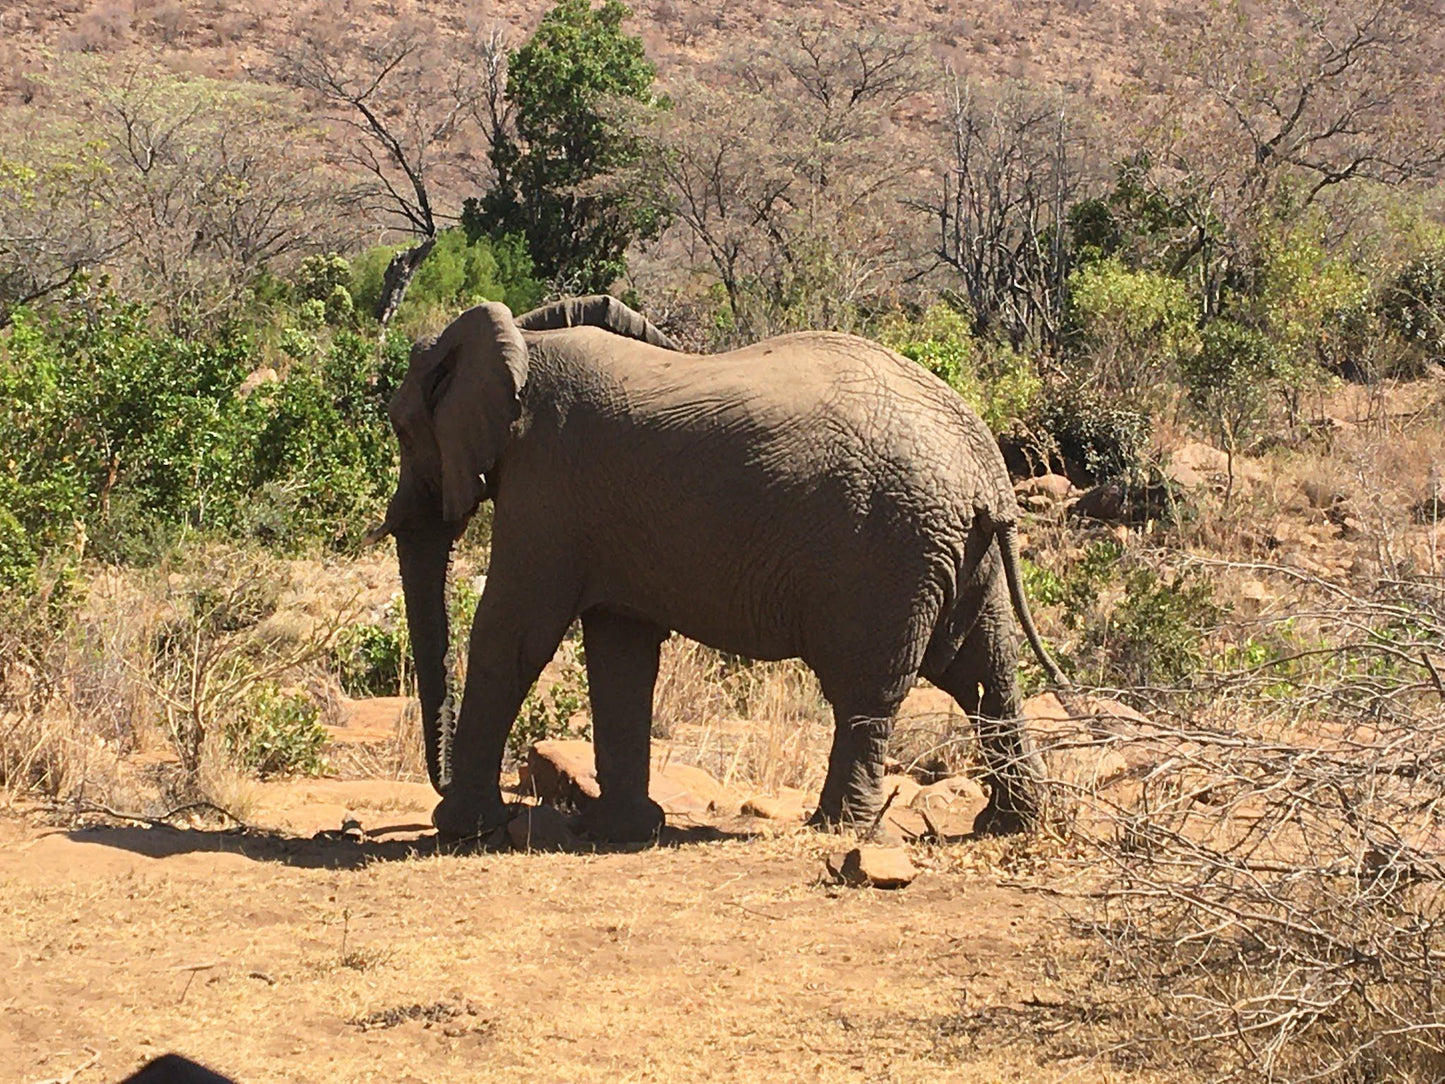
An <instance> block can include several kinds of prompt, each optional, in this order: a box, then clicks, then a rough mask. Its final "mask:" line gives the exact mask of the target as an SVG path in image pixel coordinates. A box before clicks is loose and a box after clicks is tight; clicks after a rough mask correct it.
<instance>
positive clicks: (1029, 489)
mask: <svg viewBox="0 0 1445 1084" xmlns="http://www.w3.org/2000/svg"><path fill="white" fill-rule="evenodd" d="M1073 492H1074V483H1073V482H1071V481H1069V480H1068V479H1067V478H1065V477H1064V476H1063V475H1062V474H1041V475H1039V476H1038V477H1037V478H1025V479H1024V480H1023V481H1022V482H1019V483H1018V484H1017V485H1015V486H1014V495H1015V496H1017V497H1018V498H1019V500H1021V501H1029V500H1031V499H1032V498H1035V497H1042V498H1043V499H1044V500H1045V501H1046V502H1047V503H1048V504H1058V503H1059V502H1060V501H1064V500H1067V499H1068V498H1069V497H1070V496H1071V495H1072V494H1073Z"/></svg>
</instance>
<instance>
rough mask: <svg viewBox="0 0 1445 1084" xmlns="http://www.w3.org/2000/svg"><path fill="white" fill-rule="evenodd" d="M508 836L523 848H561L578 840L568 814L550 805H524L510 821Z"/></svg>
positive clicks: (544, 849) (541, 849)
mask: <svg viewBox="0 0 1445 1084" xmlns="http://www.w3.org/2000/svg"><path fill="white" fill-rule="evenodd" d="M507 839H508V840H510V841H511V844H512V846H513V847H515V848H516V849H517V850H519V851H560V850H565V849H567V848H568V847H571V846H573V845H574V844H575V843H576V842H577V837H576V836H575V835H574V834H573V832H572V828H571V825H569V824H568V823H567V818H566V816H564V815H563V813H562V812H561V811H560V810H558V809H554V808H553V807H552V806H549V805H529V806H523V807H522V811H521V812H520V813H518V814H517V815H516V816H515V817H513V818H512V819H511V820H510V821H508V822H507Z"/></svg>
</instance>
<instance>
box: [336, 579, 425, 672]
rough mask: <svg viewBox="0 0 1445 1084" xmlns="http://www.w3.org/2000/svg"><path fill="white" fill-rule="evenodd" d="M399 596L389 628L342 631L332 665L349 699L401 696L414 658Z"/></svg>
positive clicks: (388, 624)
mask: <svg viewBox="0 0 1445 1084" xmlns="http://www.w3.org/2000/svg"><path fill="white" fill-rule="evenodd" d="M400 609H401V599H400V596H398V598H397V599H396V600H395V601H394V602H393V603H392V605H391V606H390V607H388V610H389V615H388V616H389V617H390V620H389V621H388V623H387V624H386V625H352V626H350V627H349V628H346V629H344V630H342V633H341V635H340V636H338V637H337V640H336V646H335V648H334V649H333V650H332V653H331V666H332V669H333V670H334V671H335V673H336V677H337V680H338V681H340V682H341V688H342V690H343V691H344V692H345V693H346V695H347V696H358V697H360V696H401V695H403V689H402V684H401V683H402V675H403V673H404V672H405V670H406V666H407V663H408V662H409V661H410V658H411V644H410V641H409V638H408V636H407V630H406V623H405V622H404V621H402V620H401V619H400V612H399V611H400Z"/></svg>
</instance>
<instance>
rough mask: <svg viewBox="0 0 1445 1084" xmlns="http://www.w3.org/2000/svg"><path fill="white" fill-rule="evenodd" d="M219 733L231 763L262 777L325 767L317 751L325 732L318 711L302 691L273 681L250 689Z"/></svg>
mask: <svg viewBox="0 0 1445 1084" xmlns="http://www.w3.org/2000/svg"><path fill="white" fill-rule="evenodd" d="M224 738H225V744H226V748H227V751H228V752H229V753H230V755H231V758H232V759H233V760H234V761H235V763H236V765H237V766H238V767H241V768H244V769H246V770H248V771H252V772H255V773H256V774H257V775H259V776H261V777H262V778H264V777H266V776H270V775H292V774H294V775H319V774H320V773H321V772H322V771H324V770H325V768H326V762H325V761H324V760H323V759H322V756H321V750H322V748H323V747H324V746H325V745H326V741H327V733H326V728H325V727H324V726H322V725H321V712H320V710H319V709H318V708H317V706H316V704H315V702H314V701H312V700H311V698H310V697H308V696H306V695H305V694H304V693H299V692H285V691H283V690H282V689H281V687H280V686H279V685H277V684H276V683H275V682H263V683H261V684H260V685H258V686H256V688H255V689H253V690H252V692H251V695H250V697H249V698H248V700H247V702H246V703H245V704H243V705H241V706H240V708H239V710H238V711H237V713H236V714H235V716H234V717H233V718H232V719H231V721H230V722H229V723H228V724H227V725H226V727H225V731H224Z"/></svg>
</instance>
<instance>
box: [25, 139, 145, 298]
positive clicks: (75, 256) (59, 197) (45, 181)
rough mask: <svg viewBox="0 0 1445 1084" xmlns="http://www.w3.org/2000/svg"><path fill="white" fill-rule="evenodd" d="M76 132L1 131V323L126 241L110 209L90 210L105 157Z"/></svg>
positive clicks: (98, 262)
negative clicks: (104, 212) (46, 135)
mask: <svg viewBox="0 0 1445 1084" xmlns="http://www.w3.org/2000/svg"><path fill="white" fill-rule="evenodd" d="M74 135H75V133H72V132H65V133H64V134H63V135H61V134H59V133H54V134H52V137H51V138H50V139H48V140H47V139H42V138H40V137H39V136H38V135H37V134H36V133H34V132H33V131H31V132H25V133H19V132H14V131H5V132H3V133H0V327H5V326H6V325H7V324H9V323H10V321H11V319H12V317H13V314H14V312H15V310H16V309H17V308H20V307H21V306H23V305H28V304H31V303H32V302H36V301H40V300H42V299H43V298H46V297H49V296H50V295H52V294H54V293H56V292H58V291H60V290H63V289H65V287H67V286H69V285H70V284H71V283H72V282H74V281H75V280H76V279H77V278H78V277H79V276H80V275H81V274H82V273H83V272H84V271H86V270H87V269H89V268H93V267H96V266H98V265H101V264H103V263H105V262H106V261H107V260H108V259H109V258H110V257H112V256H113V255H114V254H115V253H116V252H118V251H119V250H120V248H121V247H122V245H123V244H124V237H123V236H122V235H121V233H120V231H119V230H118V229H117V228H116V225H115V223H114V222H113V221H112V220H111V218H110V216H108V215H98V214H96V213H95V207H96V204H97V203H100V202H101V196H102V192H103V191H104V187H105V181H106V163H105V159H104V157H103V155H102V154H101V153H99V151H98V150H96V149H95V148H93V147H89V146H87V144H86V141H85V140H84V139H83V138H73V136H74Z"/></svg>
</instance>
